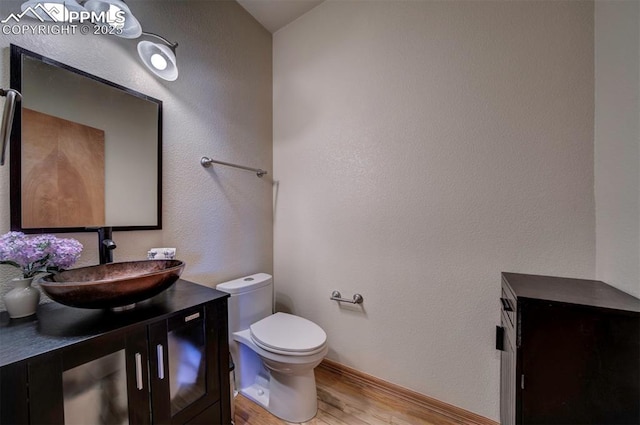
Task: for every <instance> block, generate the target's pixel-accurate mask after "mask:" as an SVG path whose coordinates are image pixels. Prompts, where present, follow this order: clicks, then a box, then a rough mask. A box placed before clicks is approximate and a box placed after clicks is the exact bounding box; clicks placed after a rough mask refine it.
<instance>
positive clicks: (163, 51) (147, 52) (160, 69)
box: [138, 40, 178, 81]
mask: <svg viewBox="0 0 640 425" xmlns="http://www.w3.org/2000/svg"><path fill="white" fill-rule="evenodd" d="M138 55H140V59H142V62H143V63H144V64H145V65H146V67H147V68H149V70H151V72H153V73H154V74H156V75H157V76H158V77H160V78H162V79H164V80H167V81H175V80H176V79H177V78H178V65H177V62H176V54H175V53H174V52H173V50H171V48H170V47H168V46H165V45H164V44H159V43H152V42H150V41H146V40H145V41H141V42H140V43H138ZM154 56H155V57H154Z"/></svg>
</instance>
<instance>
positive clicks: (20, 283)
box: [3, 277, 40, 319]
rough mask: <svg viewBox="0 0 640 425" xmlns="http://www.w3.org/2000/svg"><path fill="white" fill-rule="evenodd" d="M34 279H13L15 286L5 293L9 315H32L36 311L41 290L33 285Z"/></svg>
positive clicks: (15, 316)
mask: <svg viewBox="0 0 640 425" xmlns="http://www.w3.org/2000/svg"><path fill="white" fill-rule="evenodd" d="M32 281H33V278H32V277H28V278H26V279H24V278H15V279H12V280H11V283H12V284H13V286H14V288H13V289H12V290H10V291H9V292H7V293H6V294H4V297H3V300H4V305H5V307H6V308H7V312H8V313H9V317H11V318H12V319H17V318H19V317H27V316H31V315H32V314H34V313H35V312H36V309H37V308H38V301H40V291H38V290H37V289H36V288H34V287H33V286H31V282H32Z"/></svg>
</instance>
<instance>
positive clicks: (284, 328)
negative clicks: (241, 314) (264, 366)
mask: <svg viewBox="0 0 640 425" xmlns="http://www.w3.org/2000/svg"><path fill="white" fill-rule="evenodd" d="M249 330H250V334H251V339H252V340H253V342H254V343H255V344H256V345H257V346H258V347H260V348H262V349H263V350H266V351H270V352H272V353H277V354H283V355H289V356H308V355H312V354H315V353H318V352H320V351H322V350H323V349H324V348H325V345H326V343H327V334H326V333H325V332H324V330H322V328H321V327H320V326H318V325H316V324H315V323H313V322H312V321H310V320H307V319H304V318H302V317H299V316H294V315H292V314H287V313H275V314H272V315H271V316H268V317H265V318H264V319H262V320H259V321H257V322H255V323H254V324H252V325H251V326H250V327H249Z"/></svg>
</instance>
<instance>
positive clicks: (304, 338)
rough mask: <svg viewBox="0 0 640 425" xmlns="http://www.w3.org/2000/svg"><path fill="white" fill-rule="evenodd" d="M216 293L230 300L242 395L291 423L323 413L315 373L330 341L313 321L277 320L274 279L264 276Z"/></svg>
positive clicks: (230, 284) (233, 352)
mask: <svg viewBox="0 0 640 425" xmlns="http://www.w3.org/2000/svg"><path fill="white" fill-rule="evenodd" d="M216 289H218V290H219V291H222V292H227V293H229V294H230V295H231V297H230V298H229V303H228V310H229V348H230V351H231V355H232V357H233V360H234V363H235V365H236V370H235V373H236V381H237V382H236V387H237V388H238V389H239V391H240V393H241V394H243V395H244V396H246V397H247V398H249V399H250V400H252V401H254V402H256V403H258V404H259V405H261V406H263V407H264V408H265V409H267V410H268V411H269V412H271V413H272V414H274V415H275V416H278V417H279V418H281V419H284V420H285V421H288V422H296V423H300V422H305V421H308V420H309V419H311V418H313V417H314V416H315V414H316V412H317V410H318V404H317V393H316V383H315V375H314V371H313V369H314V368H315V367H316V366H318V365H319V364H320V362H321V361H322V359H323V358H324V356H325V355H326V354H327V351H328V350H329V347H328V345H327V335H326V333H325V332H324V331H323V330H322V328H320V327H319V326H318V325H316V324H315V323H313V322H312V321H310V320H307V319H304V318H302V317H299V316H295V315H292V314H287V313H275V314H272V306H273V279H272V278H271V276H270V275H268V274H265V273H259V274H255V275H252V276H248V277H245V278H241V279H236V280H233V281H230V282H225V283H221V284H219V285H217V286H216Z"/></svg>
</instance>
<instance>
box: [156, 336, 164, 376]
mask: <svg viewBox="0 0 640 425" xmlns="http://www.w3.org/2000/svg"><path fill="white" fill-rule="evenodd" d="M156 353H157V355H158V379H160V380H162V379H164V348H163V347H162V344H158V345H156Z"/></svg>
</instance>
